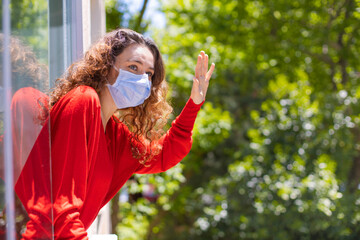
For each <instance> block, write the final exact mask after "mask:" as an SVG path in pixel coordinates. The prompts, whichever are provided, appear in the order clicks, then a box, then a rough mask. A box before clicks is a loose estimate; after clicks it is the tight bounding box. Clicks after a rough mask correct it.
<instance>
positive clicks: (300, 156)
mask: <svg viewBox="0 0 360 240" xmlns="http://www.w3.org/2000/svg"><path fill="white" fill-rule="evenodd" d="M162 3H163V11H164V13H165V14H166V18H167V24H168V25H167V27H166V29H164V30H156V31H154V36H153V37H154V39H155V40H156V42H157V43H158V45H159V46H160V48H161V52H162V53H163V54H164V60H165V62H166V67H167V80H168V81H169V83H170V86H171V96H172V101H173V103H174V104H173V105H174V106H175V111H176V113H178V112H179V111H180V107H182V106H183V105H184V104H185V102H186V100H187V98H188V96H189V95H188V94H189V93H190V88H191V80H192V75H193V74H194V72H193V71H194V66H195V61H196V56H197V54H198V53H199V51H200V50H205V51H206V52H207V53H208V54H209V56H210V58H211V60H212V61H214V62H215V63H216V69H215V73H214V75H213V78H212V79H211V83H210V88H209V90H208V95H207V102H206V104H205V105H204V106H203V109H202V112H200V113H199V118H198V119H197V122H196V128H195V129H194V143H193V148H192V151H191V152H190V154H189V155H188V156H187V158H186V159H185V160H184V161H183V164H182V165H180V166H179V168H181V171H180V175H181V176H183V177H182V178H180V179H176V178H173V177H170V178H168V180H166V181H165V179H164V182H161V181H159V182H157V183H156V188H157V189H161V188H162V187H165V182H167V181H170V182H172V185H170V186H166V187H165V188H167V187H169V189H172V190H170V191H169V192H167V193H166V192H164V193H162V194H161V198H165V199H167V200H166V201H159V200H158V202H156V204H153V205H149V206H151V207H152V208H154V209H156V214H154V215H151V214H144V216H145V215H146V221H148V222H149V223H150V224H149V225H148V232H147V235H146V239H358V237H359V236H360V228H359V227H358V226H359V220H360V214H359V210H360V209H359V205H360V196H359V190H358V189H357V187H358V185H359V181H360V152H359V151H360V147H359V146H360V138H359V136H360V135H359V134H360V131H359V130H360V129H359V127H358V126H359V123H360V111H359V110H360V106H359V98H360V87H359V72H358V69H359V67H360V66H359V63H360V61H359V56H360V52H359V49H360V46H359V41H358V39H359V34H360V21H359V19H360V14H359V8H360V2H359V1H353V0H341V1H335V0H329V1H320V0H314V1H304V0H294V1H285V0H280V1H275V0H266V1H265V0H256V1H253V0H242V1H236V0H226V1H220V0H207V1H205V0H197V1H195V0H174V1H162ZM167 174H170V176H171V174H173V173H172V172H168V173H166V174H162V175H160V176H161V177H162V178H164V176H167ZM139 181H140V180H139ZM173 186H177V187H173ZM159 199H160V198H159ZM164 206H166V207H165V208H164ZM120 225H121V223H120ZM134 231H136V230H134Z"/></svg>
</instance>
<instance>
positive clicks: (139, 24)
mask: <svg viewBox="0 0 360 240" xmlns="http://www.w3.org/2000/svg"><path fill="white" fill-rule="evenodd" d="M147 3H148V0H144V3H143V6H142V8H141V11H140V15H139V17H138V19H137V21H136V25H135V29H134V30H135V31H137V32H139V31H140V28H141V22H142V19H143V17H144V13H145V10H146V6H147Z"/></svg>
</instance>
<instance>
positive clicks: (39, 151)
mask: <svg viewBox="0 0 360 240" xmlns="http://www.w3.org/2000/svg"><path fill="white" fill-rule="evenodd" d="M6 11H10V20H11V35H10V36H9V45H8V46H4V33H3V32H1V35H0V46H1V47H0V49H1V55H2V56H3V52H4V49H9V51H10V56H9V58H8V59H4V61H8V62H10V66H9V67H10V72H11V77H10V81H8V80H9V79H3V75H1V87H3V86H4V84H5V82H6V81H8V83H10V85H11V89H10V90H11V98H10V99H8V100H7V101H4V102H3V104H4V105H5V106H10V119H11V124H10V125H6V124H5V125H4V119H6V117H9V116H5V115H4V114H3V111H1V117H0V122H1V123H0V126H1V136H2V137H1V139H2V141H1V146H0V148H1V150H3V149H4V147H5V148H6V146H9V145H12V146H11V147H12V150H13V151H12V157H11V158H9V157H5V158H4V157H3V156H4V155H3V152H2V154H1V156H2V157H1V159H0V168H1V171H0V177H1V180H0V182H1V183H0V184H1V185H0V228H1V229H0V234H1V235H5V234H6V232H7V230H8V229H7V228H6V226H7V222H6V221H8V219H7V216H6V214H8V213H9V212H8V211H7V209H6V208H8V206H7V205H6V206H5V202H4V196H5V195H6V194H8V193H9V192H7V193H6V194H5V188H4V186H5V185H6V178H5V175H6V174H9V173H8V172H6V171H5V169H4V167H5V166H6V164H9V163H10V164H12V167H13V173H12V176H13V184H14V186H15V192H16V194H15V203H14V204H15V209H14V212H15V226H16V238H20V237H21V235H22V234H24V236H27V237H32V239H51V238H52V227H51V216H52V214H51V191H50V186H51V184H50V180H51V175H50V173H51V172H50V157H49V156H50V154H49V153H50V147H49V146H50V145H49V141H50V138H49V128H48V126H49V125H48V115H49V114H48V113H49V112H48V100H49V97H48V92H49V70H48V35H49V34H48V3H47V1H46V0H38V1H31V0H11V1H10V6H9V8H7V9H1V14H4V12H6ZM2 56H1V58H2ZM1 66H2V67H6V64H3V63H2V64H1ZM2 70H3V69H2ZM1 72H3V71H1ZM1 95H4V94H1ZM1 97H2V99H3V96H1ZM0 110H1V109H0ZM5 122H6V121H5ZM7 134H8V135H9V136H11V137H10V138H5V140H4V136H7ZM6 141H7V142H6ZM9 141H11V143H9ZM6 169H8V168H6ZM7 191H8V190H7ZM9 210H12V209H9ZM5 213H6V214H5ZM35 229H36V230H37V231H36V233H35V235H34V231H33V230H35ZM38 229H41V231H39V230H38ZM2 238H3V237H2V236H0V239H2Z"/></svg>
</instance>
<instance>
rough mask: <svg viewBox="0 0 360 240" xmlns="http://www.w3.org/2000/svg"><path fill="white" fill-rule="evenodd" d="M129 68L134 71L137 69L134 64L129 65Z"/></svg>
mask: <svg viewBox="0 0 360 240" xmlns="http://www.w3.org/2000/svg"><path fill="white" fill-rule="evenodd" d="M129 68H130V69H131V70H134V71H137V69H138V68H137V66H136V65H130V66H129Z"/></svg>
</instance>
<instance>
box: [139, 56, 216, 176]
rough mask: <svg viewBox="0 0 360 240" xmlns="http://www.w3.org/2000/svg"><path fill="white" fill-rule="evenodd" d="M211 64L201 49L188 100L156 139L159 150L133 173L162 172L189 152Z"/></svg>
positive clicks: (213, 66) (212, 65) (209, 76)
mask: <svg viewBox="0 0 360 240" xmlns="http://www.w3.org/2000/svg"><path fill="white" fill-rule="evenodd" d="M214 68H215V64H214V63H212V64H211V67H210V69H209V70H208V55H206V54H205V52H204V51H201V53H200V55H199V56H198V59H197V64H196V67H195V77H194V81H193V86H192V89H191V95H190V99H189V101H188V102H187V103H186V105H185V107H184V109H183V111H182V112H181V114H180V115H179V116H178V117H177V118H176V119H175V120H174V121H173V123H172V126H171V128H170V129H169V131H168V132H167V133H166V134H165V135H164V136H163V137H162V139H161V140H160V142H159V144H161V145H162V147H163V148H162V151H161V153H160V154H158V155H157V156H155V157H154V158H153V159H152V160H151V162H150V163H149V166H143V165H142V166H140V167H139V169H137V170H136V173H141V174H144V173H158V172H164V171H166V170H168V169H169V168H171V167H173V166H175V165H176V164H177V163H179V162H180V161H181V160H182V159H183V158H184V157H185V156H186V155H187V154H188V153H189V151H190V149H191V145H192V130H193V127H194V123H195V119H196V116H197V113H198V111H199V110H200V108H201V105H202V104H203V102H204V101H205V97H206V92H207V89H208V86H209V80H210V78H211V75H212V73H213V71H214Z"/></svg>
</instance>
